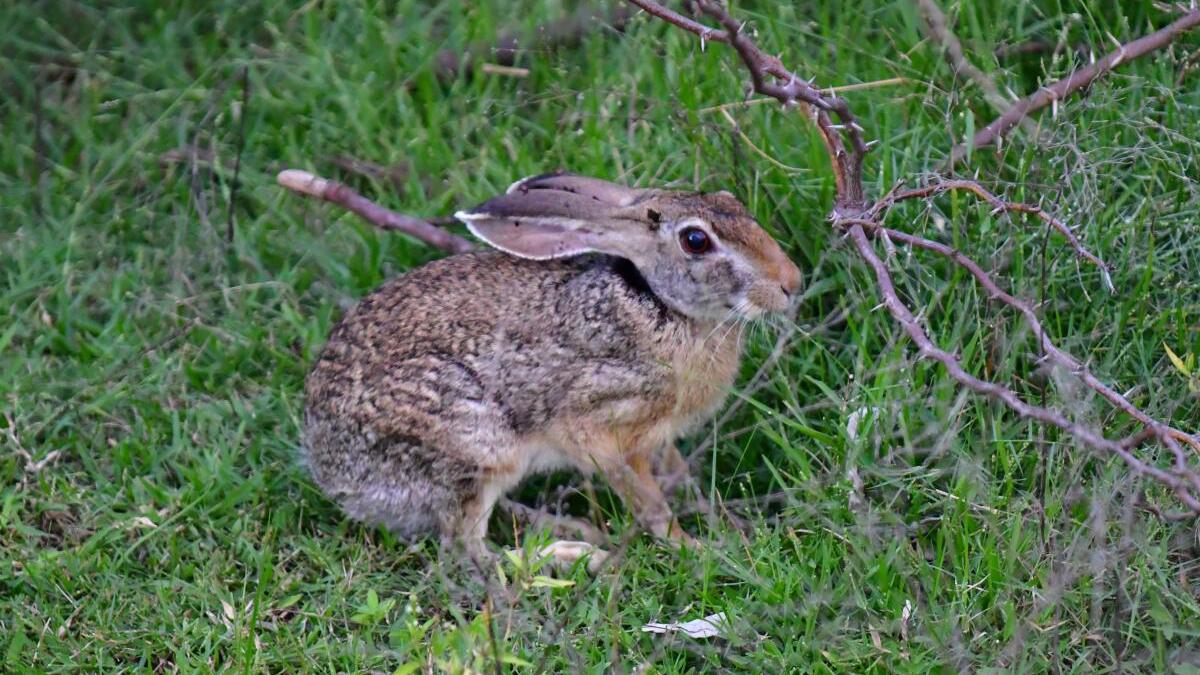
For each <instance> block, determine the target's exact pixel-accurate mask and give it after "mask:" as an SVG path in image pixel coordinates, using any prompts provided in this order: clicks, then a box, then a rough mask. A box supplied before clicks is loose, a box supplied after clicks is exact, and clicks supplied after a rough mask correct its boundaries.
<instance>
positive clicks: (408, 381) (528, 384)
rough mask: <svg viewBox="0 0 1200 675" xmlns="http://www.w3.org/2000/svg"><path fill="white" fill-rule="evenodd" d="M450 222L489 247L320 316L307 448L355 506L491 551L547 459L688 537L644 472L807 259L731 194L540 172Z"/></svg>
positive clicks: (728, 373) (716, 390) (684, 426)
mask: <svg viewBox="0 0 1200 675" xmlns="http://www.w3.org/2000/svg"><path fill="white" fill-rule="evenodd" d="M457 215H458V217H459V218H460V219H461V220H463V221H464V222H466V223H467V225H468V226H469V227H470V229H471V231H472V232H473V233H474V234H475V235H476V236H478V237H479V238H480V239H482V240H483V241H485V242H487V243H488V244H490V245H492V246H494V247H495V248H497V249H499V250H498V251H490V252H481V253H467V254H463V255H457V256H453V257H449V258H444V259H442V260H438V261H436V262H432V263H429V264H428V265H425V266H423V267H420V268H418V269H415V270H413V271H411V272H409V273H407V274H405V275H403V276H401V277H399V278H397V279H393V280H392V281H390V282H388V283H387V284H385V285H383V286H382V287H381V288H379V289H378V290H376V291H375V292H373V293H371V294H370V295H368V296H367V297H365V298H364V299H363V300H362V301H361V302H360V303H359V304H358V305H357V306H356V307H355V308H354V309H352V310H351V311H350V312H349V313H347V314H346V316H345V317H344V318H343V319H342V320H341V322H340V323H339V324H338V325H337V327H335V328H334V329H333V332H332V334H331V335H330V337H329V342H328V344H326V346H325V349H324V351H323V352H322V354H321V356H320V359H319V360H318V361H317V363H316V365H315V366H314V368H313V370H312V373H311V374H310V375H309V376H308V380H307V382H306V386H305V393H306V398H307V400H306V406H305V415H304V449H305V453H306V458H307V462H308V466H309V468H310V470H311V472H312V475H313V478H314V479H315V480H316V482H317V484H319V485H320V486H321V488H322V489H323V490H324V491H325V492H326V494H328V495H329V496H330V497H331V498H332V499H334V500H335V501H336V502H337V503H338V504H340V505H341V506H342V508H343V509H345V511H346V512H347V513H348V514H349V515H350V516H351V517H354V518H357V519H360V520H364V521H367V522H372V523H382V524H384V525H386V526H387V527H389V528H391V529H393V530H395V531H396V532H397V533H399V534H401V535H406V536H412V535H418V534H421V533H425V532H437V533H439V534H440V535H441V537H442V540H443V542H445V543H454V544H459V545H462V546H463V547H465V549H466V551H467V552H468V553H469V554H471V555H474V556H482V555H484V553H485V547H484V537H485V535H486V532H487V522H488V517H489V515H490V513H491V510H492V507H493V505H494V504H495V503H496V500H497V499H498V498H500V497H501V496H502V495H503V494H504V493H505V492H507V491H508V490H510V489H512V488H513V487H515V486H516V485H517V484H518V483H520V482H521V480H522V479H524V478H525V477H527V476H529V475H531V474H533V473H536V472H539V471H547V470H551V469H555V468H560V467H570V468H574V469H577V470H579V471H582V472H584V473H587V474H590V473H593V472H597V471H598V472H599V473H601V474H602V475H603V476H604V477H605V479H606V480H607V481H608V482H609V483H610V484H611V485H612V486H613V487H614V488H615V489H616V490H617V491H618V492H619V493H620V494H621V495H622V497H623V499H624V500H625V503H626V504H627V506H628V507H629V509H630V510H631V511H632V513H633V514H634V516H635V517H636V518H637V520H638V522H639V523H641V524H642V525H643V526H645V527H646V528H647V529H649V530H650V531H651V532H652V533H654V534H655V535H657V536H659V537H664V538H670V539H676V540H685V541H688V540H689V538H688V537H687V535H686V534H685V533H684V532H683V531H682V530H681V529H680V528H679V525H678V523H677V522H676V521H675V519H674V517H673V515H672V514H671V511H670V508H669V507H668V506H667V500H666V499H665V498H664V496H663V493H662V489H661V488H660V486H659V482H658V480H657V479H656V476H655V472H656V470H661V468H662V467H665V466H669V467H674V468H675V469H678V468H679V467H681V466H684V467H685V466H686V465H683V464H682V462H681V460H680V458H679V455H678V451H677V450H676V449H675V440H676V439H677V438H678V437H679V436H680V435H682V434H684V433H686V432H687V431H688V430H689V429H691V428H694V427H696V426H697V425H699V424H701V423H703V422H704V421H705V420H707V419H708V418H709V417H710V416H711V415H712V414H713V413H714V412H715V411H716V410H717V409H718V407H719V406H720V405H721V402H722V401H723V400H724V398H725V396H726V394H727V393H728V392H729V390H730V388H731V386H732V384H733V380H734V377H735V376H736V373H737V370H738V360H739V356H740V351H741V334H742V331H741V325H742V322H744V321H746V320H749V319H753V318H755V317H758V316H760V315H761V314H763V313H765V312H778V311H782V310H784V309H786V308H787V306H788V304H789V303H790V301H791V299H792V297H793V296H794V295H795V293H796V291H797V289H798V288H799V286H800V271H799V270H798V269H797V268H796V266H795V265H794V264H792V262H791V261H790V260H789V259H788V258H787V256H785V255H784V253H783V251H782V250H781V249H780V248H779V246H778V244H776V243H775V241H774V240H773V239H772V238H771V237H770V236H769V235H768V234H767V233H766V232H765V231H764V230H763V229H762V228H761V227H759V226H758V224H756V223H755V222H754V219H753V218H752V217H751V216H750V215H749V213H747V211H746V210H745V208H744V207H743V206H742V205H741V203H739V202H738V200H737V199H736V198H734V197H733V196H732V195H730V194H729V193H726V192H718V193H713V194H695V193H684V192H674V191H666V190H638V189H632V188H627V187H623V186H620V185H615V184H613V183H608V182H606V181H602V180H598V179H595V178H585V177H582V176H574V175H569V174H551V175H546V176H538V177H534V178H529V179H525V180H523V181H519V182H517V183H515V184H514V185H513V186H512V187H510V188H509V190H508V192H507V193H506V194H504V195H501V196H499V197H496V198H495V199H492V200H491V201H488V202H487V203H485V204H483V205H482V206H480V207H478V208H476V209H473V210H471V211H465V212H460V213H459V214H457Z"/></svg>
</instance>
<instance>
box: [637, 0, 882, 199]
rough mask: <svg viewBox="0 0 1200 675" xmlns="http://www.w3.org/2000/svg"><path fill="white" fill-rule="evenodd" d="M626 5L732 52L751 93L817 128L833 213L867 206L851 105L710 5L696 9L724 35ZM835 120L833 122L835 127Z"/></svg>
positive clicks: (862, 150)
mask: <svg viewBox="0 0 1200 675" xmlns="http://www.w3.org/2000/svg"><path fill="white" fill-rule="evenodd" d="M628 2H630V3H631V4H633V5H636V6H638V7H640V8H641V9H642V10H644V11H645V12H647V13H648V14H652V15H654V16H656V17H658V18H660V19H662V20H664V21H667V22H668V23H671V24H673V25H675V26H678V27H680V28H682V29H684V30H686V31H688V32H691V33H694V34H696V35H698V36H699V37H700V39H701V40H702V41H712V42H722V43H726V44H728V45H730V46H732V47H733V48H734V49H736V50H737V52H738V56H740V57H741V58H742V62H743V63H744V64H745V65H746V69H747V70H748V71H749V72H750V77H751V79H752V80H753V82H754V90H755V91H757V92H758V93H760V94H762V95H764V96H770V97H771V98H774V99H776V100H777V101H779V102H780V103H782V104H784V105H789V106H790V105H796V106H799V107H801V108H802V109H803V110H804V111H805V112H806V113H807V114H808V116H809V118H810V119H812V121H813V123H814V124H815V125H816V127H817V131H819V132H820V134H821V138H822V140H824V142H825V149H826V151H827V153H828V154H829V158H830V162H831V163H832V165H833V176H834V181H835V183H836V184H837V203H836V204H835V211H836V212H840V211H845V212H848V213H857V212H858V211H859V210H860V209H862V208H863V206H865V204H866V201H865V199H864V196H863V183H862V163H863V157H865V156H866V154H867V149H868V146H867V143H866V141H864V140H863V136H862V127H861V126H859V124H858V120H857V119H855V117H854V114H853V113H851V112H850V106H849V105H848V104H847V103H846V101H845V99H842V98H839V97H836V96H827V95H826V94H824V93H823V92H822V91H821V90H820V89H817V88H816V87H814V86H813V85H812V83H810V82H809V81H808V80H805V79H804V78H801V77H798V76H797V75H796V74H795V73H793V72H792V71H790V70H788V69H787V68H785V67H784V65H783V62H781V61H780V60H779V59H778V58H776V57H774V56H771V55H769V54H767V53H765V52H763V51H762V50H761V49H759V48H758V45H756V44H754V41H753V40H751V39H750V38H748V37H746V35H745V34H744V33H743V32H742V30H741V24H739V23H738V21H737V20H736V19H734V18H733V17H732V16H730V15H729V12H726V11H725V10H724V9H722V8H721V7H719V6H718V5H716V4H715V3H713V2H709V1H708V0H702V1H701V2H697V3H696V4H697V6H698V7H699V8H700V9H701V11H703V12H704V13H705V14H707V15H709V16H710V17H712V18H713V19H715V20H716V21H717V22H718V23H720V24H721V25H722V26H723V27H724V30H718V29H714V28H710V27H708V26H705V25H704V24H702V23H698V22H696V21H693V20H691V19H689V18H687V17H685V16H683V15H681V14H678V13H676V12H673V11H671V10H669V9H667V8H666V7H663V6H662V5H660V4H658V3H657V2H651V1H650V0H628ZM830 113H832V114H833V116H831V115H830ZM833 117H836V118H837V123H835V122H834V120H833ZM843 134H844V137H843Z"/></svg>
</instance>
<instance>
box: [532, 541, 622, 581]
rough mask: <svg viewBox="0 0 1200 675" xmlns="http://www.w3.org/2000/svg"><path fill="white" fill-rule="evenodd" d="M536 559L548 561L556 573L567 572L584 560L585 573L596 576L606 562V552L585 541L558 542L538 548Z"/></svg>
mask: <svg viewBox="0 0 1200 675" xmlns="http://www.w3.org/2000/svg"><path fill="white" fill-rule="evenodd" d="M537 557H538V558H539V559H548V561H549V563H550V566H551V567H553V568H554V569H555V570H558V571H566V570H569V569H570V568H571V566H573V565H574V564H575V563H576V562H578V561H579V560H581V559H586V560H587V571H588V572H589V573H590V574H597V573H599V571H600V570H601V569H602V568H603V567H604V562H605V561H606V560H608V551H605V550H604V549H602V548H599V547H597V546H593V545H592V544H589V543H587V542H586V541H566V540H560V541H556V542H553V543H551V544H547V545H546V546H543V547H541V548H539V549H538V551H537Z"/></svg>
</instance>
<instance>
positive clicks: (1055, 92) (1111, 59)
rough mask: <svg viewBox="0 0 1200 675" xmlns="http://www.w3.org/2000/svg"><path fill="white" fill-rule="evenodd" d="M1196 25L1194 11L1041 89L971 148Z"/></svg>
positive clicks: (958, 151)
mask: <svg viewBox="0 0 1200 675" xmlns="http://www.w3.org/2000/svg"><path fill="white" fill-rule="evenodd" d="M1196 26H1200V9H1192V10H1190V11H1188V12H1187V13H1186V14H1184V15H1183V16H1181V17H1180V18H1179V19H1177V20H1175V21H1174V22H1173V23H1171V24H1170V25H1168V26H1166V27H1165V28H1162V29H1160V30H1157V31H1155V32H1153V33H1151V34H1149V35H1145V36H1143V37H1140V38H1138V39H1136V40H1134V41H1132V42H1129V43H1126V44H1123V45H1121V46H1120V47H1119V48H1117V49H1116V50H1114V51H1111V52H1109V53H1108V54H1106V55H1105V56H1104V58H1102V59H1100V60H1099V61H1096V62H1095V63H1090V64H1088V65H1086V66H1084V67H1082V68H1080V69H1079V70H1076V71H1074V72H1072V73H1071V74H1070V75H1068V76H1066V77H1064V78H1063V79H1061V80H1059V81H1057V82H1055V83H1054V84H1051V85H1049V86H1045V87H1042V88H1041V89H1038V90H1037V91H1036V92H1034V93H1033V94H1031V95H1030V96H1028V97H1026V98H1023V99H1021V100H1020V101H1018V102H1017V103H1016V104H1015V105H1013V106H1012V108H1010V109H1009V110H1008V112H1006V113H1004V114H1003V115H1001V116H1000V117H998V118H996V120H995V121H994V122H992V123H991V124H989V125H987V126H986V127H984V128H983V129H980V130H979V131H978V132H977V133H976V134H975V137H974V138H972V139H971V142H970V147H971V148H982V147H984V146H987V145H991V144H993V143H995V142H996V141H997V140H998V139H999V138H1000V137H1002V136H1003V135H1004V134H1006V133H1008V131H1009V130H1011V129H1012V128H1013V127H1014V126H1016V125H1017V124H1018V123H1019V122H1020V121H1021V120H1022V119H1025V118H1026V117H1029V116H1030V115H1032V114H1033V113H1035V112H1037V111H1039V110H1041V109H1042V108H1045V107H1046V106H1048V105H1050V104H1051V103H1054V102H1055V101H1061V100H1063V99H1065V98H1067V97H1068V96H1070V95H1071V94H1074V93H1075V92H1077V91H1079V90H1080V89H1082V88H1084V87H1086V86H1088V85H1090V84H1091V83H1092V82H1094V81H1096V80H1097V79H1099V78H1101V77H1103V76H1105V75H1107V74H1108V73H1109V72H1111V71H1112V70H1113V69H1114V68H1116V67H1117V66H1119V65H1121V64H1122V63H1125V62H1126V61H1132V60H1134V59H1136V58H1139V57H1142V56H1145V55H1146V54H1150V53H1152V52H1155V51H1158V50H1159V49H1162V48H1163V47H1166V46H1167V45H1169V44H1171V43H1172V42H1174V41H1175V39H1176V38H1178V37H1179V36H1180V35H1182V34H1183V33H1186V32H1187V31H1189V30H1191V29H1193V28H1195V27H1196ZM967 151H968V146H967V144H965V143H960V144H958V145H956V146H954V149H953V150H952V151H951V152H950V158H949V159H948V160H947V162H946V166H947V168H949V167H953V166H954V165H956V164H958V163H959V162H961V161H962V160H963V159H964V158H965V157H966V156H967Z"/></svg>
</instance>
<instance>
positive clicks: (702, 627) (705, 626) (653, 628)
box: [642, 612, 729, 640]
mask: <svg viewBox="0 0 1200 675" xmlns="http://www.w3.org/2000/svg"><path fill="white" fill-rule="evenodd" d="M728 625H729V620H728V619H727V618H726V617H725V612H718V613H716V614H709V615H708V616H706V617H704V618H703V619H693V620H692V621H685V622H684V623H654V622H651V623H648V624H646V625H645V626H642V632H643V633H658V634H660V635H661V634H665V633H676V632H678V633H683V634H684V635H686V636H688V637H690V638H696V639H697V640H699V639H702V638H711V637H720V635H721V632H722V631H723V630H724V629H725V628H727V627H728Z"/></svg>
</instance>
